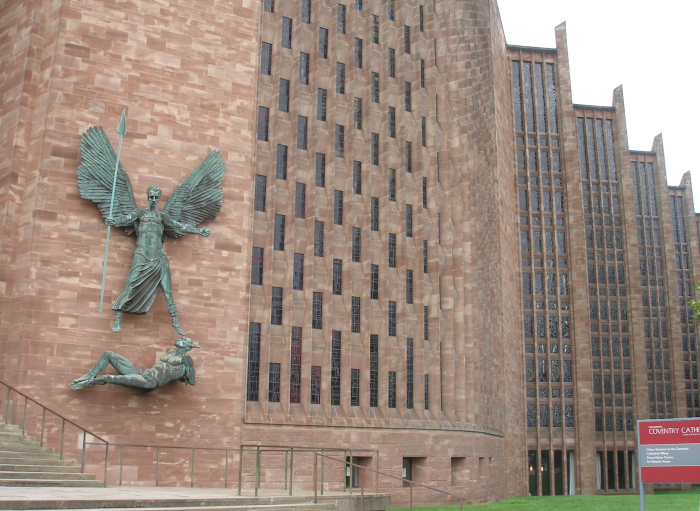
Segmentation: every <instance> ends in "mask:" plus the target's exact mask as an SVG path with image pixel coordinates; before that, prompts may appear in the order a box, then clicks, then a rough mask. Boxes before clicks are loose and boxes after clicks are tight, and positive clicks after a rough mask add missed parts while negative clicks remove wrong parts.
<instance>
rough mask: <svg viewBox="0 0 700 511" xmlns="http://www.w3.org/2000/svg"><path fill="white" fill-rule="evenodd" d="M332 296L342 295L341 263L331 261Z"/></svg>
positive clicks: (339, 261)
mask: <svg viewBox="0 0 700 511" xmlns="http://www.w3.org/2000/svg"><path fill="white" fill-rule="evenodd" d="M333 294H334V295H342V294H343V261H342V260H341V259H333Z"/></svg>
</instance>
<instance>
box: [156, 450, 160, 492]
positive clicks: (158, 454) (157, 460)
mask: <svg viewBox="0 0 700 511" xmlns="http://www.w3.org/2000/svg"><path fill="white" fill-rule="evenodd" d="M159 469H160V447H156V487H158V470H159Z"/></svg>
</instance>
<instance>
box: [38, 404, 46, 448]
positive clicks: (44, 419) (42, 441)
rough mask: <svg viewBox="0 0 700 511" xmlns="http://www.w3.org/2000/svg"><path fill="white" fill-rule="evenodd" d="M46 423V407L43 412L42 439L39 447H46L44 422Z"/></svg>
mask: <svg viewBox="0 0 700 511" xmlns="http://www.w3.org/2000/svg"><path fill="white" fill-rule="evenodd" d="M45 423H46V408H44V409H43V410H42V412H41V440H40V441H39V447H44V424H45Z"/></svg>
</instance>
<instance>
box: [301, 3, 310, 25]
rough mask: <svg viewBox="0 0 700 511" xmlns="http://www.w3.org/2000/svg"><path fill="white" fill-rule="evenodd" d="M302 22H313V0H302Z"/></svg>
mask: <svg viewBox="0 0 700 511" xmlns="http://www.w3.org/2000/svg"><path fill="white" fill-rule="evenodd" d="M301 22H302V23H307V24H308V23H311V0H301Z"/></svg>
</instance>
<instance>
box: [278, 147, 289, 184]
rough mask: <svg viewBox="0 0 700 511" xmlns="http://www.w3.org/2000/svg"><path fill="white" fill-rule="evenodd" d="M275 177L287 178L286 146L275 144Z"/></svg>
mask: <svg viewBox="0 0 700 511" xmlns="http://www.w3.org/2000/svg"><path fill="white" fill-rule="evenodd" d="M275 177H276V178H277V179H287V146H286V145H282V144H277V163H276V165H275Z"/></svg>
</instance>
